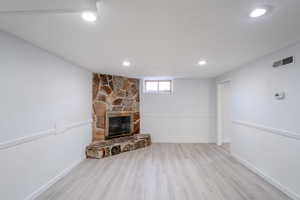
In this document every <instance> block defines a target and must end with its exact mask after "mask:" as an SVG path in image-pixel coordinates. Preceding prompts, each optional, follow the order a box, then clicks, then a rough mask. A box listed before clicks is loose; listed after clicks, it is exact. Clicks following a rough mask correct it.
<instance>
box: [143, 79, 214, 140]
mask: <svg viewBox="0 0 300 200" xmlns="http://www.w3.org/2000/svg"><path fill="white" fill-rule="evenodd" d="M173 85H174V92H173V94H172V95H155V94H143V91H141V107H140V108H141V131H142V132H143V133H150V134H151V136H152V140H153V141H154V142H174V143H182V142H191V143H199V142H215V141H216V134H215V119H216V115H215V112H216V109H215V107H216V102H215V100H216V98H215V96H216V94H215V93H216V91H215V80H214V79H202V80H184V79H177V80H174V84H173Z"/></svg>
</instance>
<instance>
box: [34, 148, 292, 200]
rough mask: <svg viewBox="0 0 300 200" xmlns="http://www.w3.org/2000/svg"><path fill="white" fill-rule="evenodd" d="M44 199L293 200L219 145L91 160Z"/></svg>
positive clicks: (84, 163)
mask: <svg viewBox="0 0 300 200" xmlns="http://www.w3.org/2000/svg"><path fill="white" fill-rule="evenodd" d="M38 199H39V200H45V199H49V200H50V199H52V200H77V199H82V200H288V199H289V198H288V197H287V196H285V195H284V194H283V193H281V192H279V191H278V190H277V189H275V188H274V187H273V186H271V185H270V184H268V183H266V182H265V181H264V180H262V179H261V178H260V177H258V176H257V175H255V174H254V173H252V172H250V171H249V170H248V169H246V168H245V167H243V166H242V165H241V164H239V163H238V162H237V161H236V160H235V159H233V158H232V157H231V156H230V154H228V153H227V152H226V151H225V150H223V149H222V148H221V147H218V146H216V145H214V144H153V145H152V146H151V147H147V148H145V149H140V150H136V151H132V152H127V153H123V154H120V155H117V156H113V157H109V158H105V159H102V160H85V161H84V162H82V163H81V164H80V165H79V166H78V167H77V168H75V169H74V170H73V171H72V172H71V173H70V174H69V175H67V176H66V177H65V178H63V179H61V180H60V181H59V182H57V183H56V184H55V185H53V186H52V187H51V188H50V189H49V190H47V191H46V192H45V193H43V194H42V195H41V196H40V197H39V198H38Z"/></svg>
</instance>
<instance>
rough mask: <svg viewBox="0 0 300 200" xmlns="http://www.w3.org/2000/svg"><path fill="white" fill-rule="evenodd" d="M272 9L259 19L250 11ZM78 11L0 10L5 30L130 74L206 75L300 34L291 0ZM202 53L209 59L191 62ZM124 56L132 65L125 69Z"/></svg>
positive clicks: (149, 1) (180, 1) (108, 4)
mask: <svg viewBox="0 0 300 200" xmlns="http://www.w3.org/2000/svg"><path fill="white" fill-rule="evenodd" d="M93 5H94V3H93V0H51V1H49V0H26V1H24V0H23V1H22V0H0V10H1V11H8V10H32V9H38V10H47V9H62V10H86V9H89V8H93ZM261 5H269V6H272V10H271V12H270V13H268V14H267V15H266V16H264V17H262V18H260V19H255V20H254V19H251V18H249V17H248V15H249V12H250V11H251V10H252V9H253V8H255V7H257V6H261ZM100 14H101V16H100V18H99V19H98V21H97V22H96V23H95V24H90V23H87V22H85V21H83V20H82V19H81V18H80V14H79V13H73V14H72V13H71V14H70V13H69V14H55V13H53V14H51V13H35V14H16V13H14V14H3V13H2V14H0V29H2V30H6V31H8V32H11V33H13V34H15V35H17V36H19V37H21V38H23V39H25V40H27V41H30V42H32V43H33V44H35V45H37V46H39V47H41V48H44V49H47V50H48V51H50V52H52V53H54V54H56V55H59V56H61V57H63V58H65V59H66V60H69V61H71V62H73V63H75V64H78V65H80V66H82V67H86V68H88V69H90V70H92V71H94V72H102V73H110V74H119V75H126V76H133V77H153V76H167V77H186V78H187V77H213V76H216V75H219V74H221V73H224V72H226V71H229V70H231V69H233V68H235V67H238V66H240V65H242V64H245V63H247V62H249V61H251V60H254V59H257V58H258V57H260V56H263V55H265V54H268V53H270V52H272V51H274V50H277V49H280V48H282V47H285V46H287V45H289V44H292V43H295V42H296V41H299V40H300V20H299V19H300V1H298V0H284V1H283V0H226V1H222V0H102V4H101V9H100ZM201 58H205V59H207V61H208V65H207V66H204V67H200V66H197V62H198V60H199V59H201ZM124 59H128V60H130V61H131V63H132V64H133V66H132V67H130V68H124V67H122V66H121V63H122V61H123V60H124Z"/></svg>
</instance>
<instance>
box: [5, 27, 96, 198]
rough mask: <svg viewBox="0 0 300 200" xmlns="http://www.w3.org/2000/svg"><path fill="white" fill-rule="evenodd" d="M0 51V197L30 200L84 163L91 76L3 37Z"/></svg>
mask: <svg viewBox="0 0 300 200" xmlns="http://www.w3.org/2000/svg"><path fill="white" fill-rule="evenodd" d="M0 52H1V53H0V76H1V77H0V91H1V94H0V95H1V98H0V110H1V112H0V129H1V134H0V163H1V164H0V177H1V178H0V198H1V199H9V200H21V199H25V198H27V199H30V198H32V197H34V196H35V195H37V194H38V193H39V192H41V191H42V190H43V189H45V188H46V186H47V185H45V184H50V183H51V182H53V181H55V180H56V179H57V178H58V177H59V176H61V175H63V174H64V173H66V172H67V171H68V170H69V169H71V168H72V167H73V166H75V165H76V164H78V163H79V162H80V161H81V160H82V159H83V158H84V149H85V146H86V145H87V144H88V143H89V142H90V141H91V125H90V122H89V121H90V118H91V102H92V100H91V85H92V84H91V80H92V74H91V73H90V72H88V71H86V70H84V69H81V68H79V67H76V66H74V65H72V64H70V63H67V62H66V61H64V60H62V59H60V58H58V57H56V56H53V55H51V54H49V53H47V52H45V51H43V50H41V49H39V48H36V47H34V46H32V45H30V44H29V43H27V42H24V41H23V40H20V39H17V38H15V37H13V36H11V35H9V34H7V33H4V32H0ZM55 125H56V126H55ZM55 127H56V128H55Z"/></svg>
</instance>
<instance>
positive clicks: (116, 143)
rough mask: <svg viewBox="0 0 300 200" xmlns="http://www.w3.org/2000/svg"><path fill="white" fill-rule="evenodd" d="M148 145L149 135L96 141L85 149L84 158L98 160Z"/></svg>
mask: <svg viewBox="0 0 300 200" xmlns="http://www.w3.org/2000/svg"><path fill="white" fill-rule="evenodd" d="M150 145H151V136H150V134H137V135H133V136H127V137H120V138H115V139H110V140H103V141H96V142H93V143H92V144H90V145H89V146H87V147H86V157H87V158H95V159H100V158H105V157H109V156H113V155H117V154H120V153H123V152H127V151H133V150H136V149H140V148H144V147H147V146H150Z"/></svg>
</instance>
